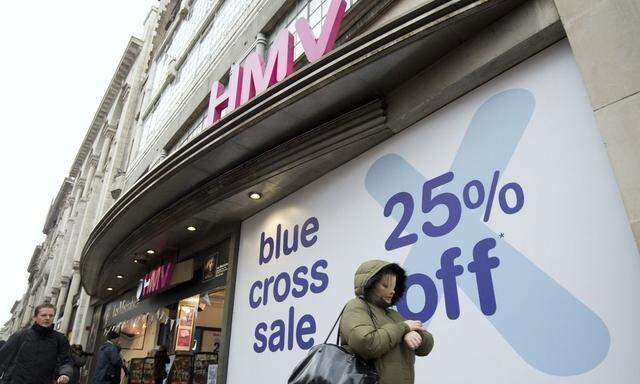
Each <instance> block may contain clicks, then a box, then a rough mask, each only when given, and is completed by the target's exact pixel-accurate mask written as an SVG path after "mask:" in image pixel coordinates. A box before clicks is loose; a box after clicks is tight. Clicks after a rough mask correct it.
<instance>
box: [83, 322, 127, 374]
mask: <svg viewBox="0 0 640 384" xmlns="http://www.w3.org/2000/svg"><path fill="white" fill-rule="evenodd" d="M118 337H120V334H119V333H118V332H115V331H109V332H108V333H107V341H106V342H104V344H102V345H101V346H100V349H99V350H98V353H97V362H96V371H95V374H94V375H93V381H92V382H91V383H92V384H119V383H120V377H121V371H122V370H123V369H125V372H126V367H124V365H123V364H122V357H121V356H120V346H119V345H118V341H117V339H118Z"/></svg>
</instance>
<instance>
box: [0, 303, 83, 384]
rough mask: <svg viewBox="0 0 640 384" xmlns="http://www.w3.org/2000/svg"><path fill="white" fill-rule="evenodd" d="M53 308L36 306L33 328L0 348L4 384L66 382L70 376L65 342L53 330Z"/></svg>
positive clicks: (41, 305)
mask: <svg viewBox="0 0 640 384" xmlns="http://www.w3.org/2000/svg"><path fill="white" fill-rule="evenodd" d="M55 314H56V309H55V307H54V306H53V305H51V304H40V305H38V306H37V307H36V308H35V310H34V314H33V322H34V323H33V325H32V326H31V327H28V328H25V329H23V330H21V331H19V332H16V333H15V334H13V335H12V336H11V337H10V338H9V340H8V341H7V342H6V343H5V344H4V345H3V346H2V348H0V372H1V374H2V379H1V380H0V382H2V383H6V384H51V383H53V382H56V383H58V384H67V383H69V381H70V379H71V377H72V376H73V368H72V366H71V354H70V350H69V341H68V340H67V338H66V336H64V335H63V334H62V333H60V332H56V331H54V329H53V318H54V317H55Z"/></svg>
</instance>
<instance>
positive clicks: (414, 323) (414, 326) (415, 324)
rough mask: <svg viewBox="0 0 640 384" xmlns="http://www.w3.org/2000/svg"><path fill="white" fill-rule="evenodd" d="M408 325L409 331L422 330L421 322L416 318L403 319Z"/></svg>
mask: <svg viewBox="0 0 640 384" xmlns="http://www.w3.org/2000/svg"><path fill="white" fill-rule="evenodd" d="M404 323H405V324H407V325H408V326H409V330H410V331H424V328H422V322H421V321H418V320H405V322H404Z"/></svg>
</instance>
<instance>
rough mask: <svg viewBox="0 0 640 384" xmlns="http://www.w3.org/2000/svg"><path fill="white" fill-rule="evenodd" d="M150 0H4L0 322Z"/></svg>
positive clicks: (18, 292) (0, 30) (23, 284)
mask: <svg viewBox="0 0 640 384" xmlns="http://www.w3.org/2000/svg"><path fill="white" fill-rule="evenodd" d="M157 4H158V1H157V0H108V1H98V0H64V1H46V0H39V1H35V2H34V1H8V2H5V3H4V4H3V6H2V8H3V10H2V14H3V16H4V17H3V18H2V22H1V23H0V49H1V50H2V54H1V56H0V127H2V131H3V132H4V135H2V136H1V137H2V141H3V143H2V144H3V145H2V146H1V147H0V167H1V168H0V170H1V173H0V175H1V179H0V180H2V182H1V187H0V213H1V215H2V216H1V219H0V244H2V247H3V252H2V254H3V258H4V262H3V263H2V265H1V266H0V327H2V325H3V324H4V323H5V322H6V321H7V320H9V319H10V317H11V313H10V310H11V307H12V305H13V303H14V302H15V300H18V299H19V298H21V297H22V295H23V294H24V292H25V290H26V288H27V279H28V273H27V265H28V264H29V260H30V258H31V255H32V254H33V250H34V248H35V247H36V246H37V245H38V244H40V243H42V242H43V241H44V239H45V235H44V234H43V233H42V229H43V227H44V222H45V218H46V215H47V212H48V211H49V206H50V204H51V202H52V200H53V199H54V198H55V196H56V194H57V193H58V190H59V188H60V185H61V184H62V181H63V180H64V178H65V176H67V175H68V174H69V171H70V169H71V165H72V162H73V160H74V158H75V156H76V154H77V151H78V149H79V146H80V143H81V142H82V139H83V138H84V135H85V133H86V132H87V130H88V129H89V126H90V124H91V121H92V119H93V116H94V114H95V112H96V110H97V108H98V105H99V103H100V100H101V99H102V96H103V95H104V93H105V91H106V90H107V86H108V85H109V81H110V80H111V77H112V76H113V74H114V72H115V69H116V66H117V64H118V62H119V61H120V57H121V56H122V53H123V52H124V49H125V48H126V45H127V42H128V41H129V38H130V37H131V36H132V35H133V36H136V37H139V38H141V37H142V30H143V23H144V20H145V18H146V16H147V14H148V12H149V10H150V9H151V6H154V5H157Z"/></svg>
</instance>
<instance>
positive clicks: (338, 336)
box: [324, 298, 378, 345]
mask: <svg viewBox="0 0 640 384" xmlns="http://www.w3.org/2000/svg"><path fill="white" fill-rule="evenodd" d="M360 299H361V300H362V301H364V303H365V304H366V305H367V312H368V313H369V317H370V318H371V322H372V323H373V327H374V328H375V329H376V330H377V329H378V324H377V323H376V320H375V316H374V314H373V311H372V310H371V306H370V305H369V303H368V302H367V301H366V300H365V299H363V298H360ZM345 308H347V305H346V304H345V306H344V307H342V310H341V311H340V314H339V315H338V318H337V319H336V322H335V323H333V327H331V330H330V331H329V334H328V335H327V338H326V339H324V344H327V342H328V341H329V338H330V337H331V334H332V333H333V330H334V329H336V325H338V323H339V322H340V319H341V318H342V314H343V313H344V310H345ZM336 345H340V329H338V334H337V335H336Z"/></svg>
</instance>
